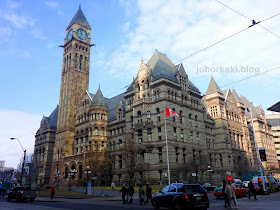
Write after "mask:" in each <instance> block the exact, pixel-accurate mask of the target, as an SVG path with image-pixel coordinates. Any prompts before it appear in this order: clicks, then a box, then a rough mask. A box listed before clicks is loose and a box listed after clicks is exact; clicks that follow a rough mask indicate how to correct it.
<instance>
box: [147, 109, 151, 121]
mask: <svg viewBox="0 0 280 210" xmlns="http://www.w3.org/2000/svg"><path fill="white" fill-rule="evenodd" d="M147 121H148V122H151V111H147Z"/></svg>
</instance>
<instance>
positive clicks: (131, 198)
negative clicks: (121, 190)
mask: <svg viewBox="0 0 280 210" xmlns="http://www.w3.org/2000/svg"><path fill="white" fill-rule="evenodd" d="M127 191H128V195H129V196H130V200H129V203H132V202H133V194H134V188H133V187H132V185H130V186H129V188H128V189H127Z"/></svg>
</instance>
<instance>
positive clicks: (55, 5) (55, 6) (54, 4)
mask: <svg viewBox="0 0 280 210" xmlns="http://www.w3.org/2000/svg"><path fill="white" fill-rule="evenodd" d="M45 4H46V5H47V6H48V7H50V8H57V7H58V2H56V1H47V2H45Z"/></svg>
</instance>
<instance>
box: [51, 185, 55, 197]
mask: <svg viewBox="0 0 280 210" xmlns="http://www.w3.org/2000/svg"><path fill="white" fill-rule="evenodd" d="M50 193H51V199H53V197H54V193H55V187H54V185H53V186H52V187H51V189H50Z"/></svg>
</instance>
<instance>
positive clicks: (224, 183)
mask: <svg viewBox="0 0 280 210" xmlns="http://www.w3.org/2000/svg"><path fill="white" fill-rule="evenodd" d="M226 185H227V183H226V180H223V190H222V193H223V196H224V200H225V205H224V207H228V206H229V200H228V197H227V194H226V193H225V188H226Z"/></svg>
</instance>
